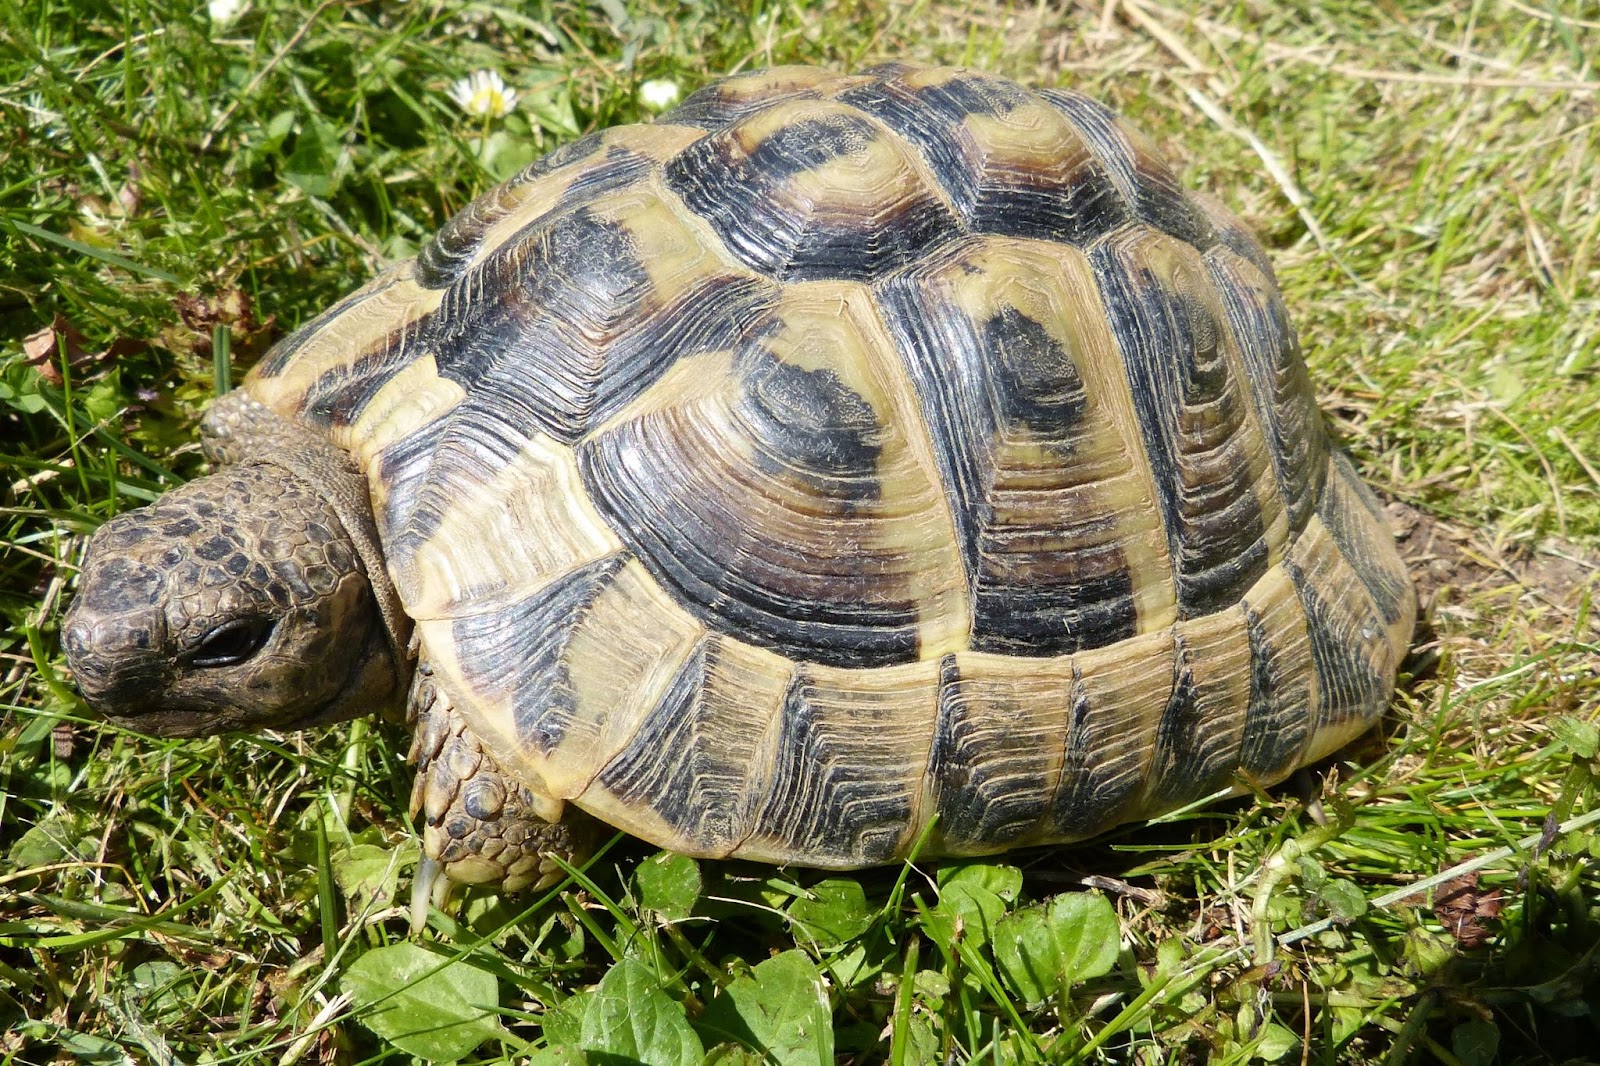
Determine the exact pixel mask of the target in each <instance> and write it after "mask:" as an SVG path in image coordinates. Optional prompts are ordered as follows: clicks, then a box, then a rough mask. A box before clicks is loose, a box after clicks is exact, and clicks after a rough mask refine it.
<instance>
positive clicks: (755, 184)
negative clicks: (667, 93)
mask: <svg viewBox="0 0 1600 1066" xmlns="http://www.w3.org/2000/svg"><path fill="white" fill-rule="evenodd" d="M882 135H883V134H882V132H881V131H879V130H878V129H877V128H876V127H874V126H873V125H872V124H871V123H870V122H869V121H867V120H866V119H865V118H857V117H855V116H853V115H825V116H821V117H818V118H814V119H809V120H807V121H804V122H796V123H793V124H791V125H788V126H785V127H783V128H782V129H780V130H778V131H777V132H775V133H774V134H772V135H771V136H770V137H768V138H767V139H766V140H765V141H763V142H762V143H761V144H759V145H757V146H756V148H755V150H754V151H753V152H751V153H750V155H749V156H747V157H741V156H740V155H739V154H738V151H737V149H736V148H735V147H734V145H733V143H732V141H731V139H728V138H726V137H723V136H710V137H706V138H704V139H702V140H699V141H696V142H695V143H694V144H692V145H690V146H689V147H688V148H686V149H684V151H682V152H681V153H679V154H678V156H677V157H676V158H674V159H673V160H672V161H671V162H669V163H668V164H667V166H666V170H665V175H666V180H667V184H668V185H669V186H670V187H671V188H672V190H673V191H674V192H676V193H677V194H678V195H679V196H680V197H681V198H682V199H683V202H684V203H685V204H686V205H688V207H689V209H690V210H692V211H694V212H695V213H696V214H698V215H700V216H701V217H702V218H704V219H705V220H706V221H707V222H709V223H710V224H711V226H712V228H714V229H715V230H716V231H717V235H718V236H719V237H721V238H722V241H723V243H724V244H725V245H726V246H727V248H728V250H729V251H731V252H732V253H733V254H734V256H736V257H737V258H738V259H739V260H740V262H742V263H744V264H745V265H747V266H749V267H750V268H751V269H753V270H757V271H760V272H761V273H763V274H766V275H767V276H769V277H772V278H776V279H778V280H781V281H805V280H818V279H827V278H834V279H846V280H855V281H870V280H872V279H874V278H878V277H882V276H884V275H886V274H888V273H890V272H892V271H894V270H897V269H899V268H900V267H902V266H905V265H906V264H907V263H910V262H912V261H914V260H915V259H916V258H917V257H919V256H920V255H922V254H923V253H924V252H925V251H926V250H927V249H928V248H930V247H933V246H935V245H937V244H940V243H943V242H944V241H946V240H949V239H952V238H954V237H955V236H957V235H958V233H959V227H958V226H957V223H956V220H955V219H954V218H953V217H952V216H951V215H950V214H949V212H948V210H947V209H946V208H945V207H944V205H943V204H941V203H940V202H939V200H938V199H937V198H936V197H935V196H934V195H933V194H932V193H931V192H926V191H919V192H918V193H916V194H913V195H912V196H910V197H909V198H908V199H907V200H906V201H905V202H903V203H900V204H898V205H895V209H894V210H893V211H892V212H890V211H887V210H885V212H884V213H883V214H880V215H877V216H872V215H868V214H865V213H863V212H861V211H860V210H858V209H856V208H854V207H852V208H850V209H848V210H839V209H838V208H837V207H836V206H835V205H829V204H811V203H802V202H798V201H799V198H798V197H797V196H796V195H795V194H794V193H793V192H792V191H791V190H790V188H789V184H788V183H789V181H790V179H792V178H794V177H796V176H797V175H799V174H802V173H804V172H806V171H808V170H811V169H813V168H815V167H818V166H821V165H823V164H825V163H827V162H829V161H831V160H832V159H834V158H836V157H838V156H841V155H846V154H849V153H850V152H853V151H859V150H861V149H862V148H864V147H865V146H866V145H867V144H869V143H870V142H871V141H873V140H876V139H877V138H878V137H880V136H882ZM884 206H885V208H886V209H887V207H888V206H889V205H884Z"/></svg>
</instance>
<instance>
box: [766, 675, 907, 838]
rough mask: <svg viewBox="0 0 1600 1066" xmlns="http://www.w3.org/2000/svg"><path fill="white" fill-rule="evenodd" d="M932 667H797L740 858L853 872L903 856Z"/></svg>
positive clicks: (785, 699) (786, 697)
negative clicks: (763, 794)
mask: <svg viewBox="0 0 1600 1066" xmlns="http://www.w3.org/2000/svg"><path fill="white" fill-rule="evenodd" d="M938 679H939V670H938V663H936V662H923V663H911V664H907V665H904V666H895V667H887V668H884V669H881V670H874V671H870V672H862V671H844V670H838V669H834V668H830V667H824V666H812V665H801V666H800V667H799V668H798V669H797V670H796V672H795V674H794V677H793V679H792V680H791V681H790V682H789V687H788V690H787V692H786V693H785V696H784V705H783V711H782V715H781V718H780V721H779V723H778V728H779V735H778V741H777V745H776V747H775V749H774V751H773V754H772V762H771V770H770V773H771V776H770V779H769V782H768V784H767V787H766V797H765V802H764V803H763V804H762V805H761V806H760V808H759V809H757V810H756V811H755V812H754V814H753V816H752V820H751V832H750V835H749V836H748V837H747V838H746V839H745V841H744V843H743V844H742V845H741V846H740V849H739V855H740V856H741V857H747V858H755V859H759V860H763V861H767V862H803V863H805V864H806V865H808V866H822V867H833V868H846V869H850V868H855V867H859V866H871V865H873V864H875V863H881V862H888V861H890V860H892V859H894V858H896V857H898V856H900V855H904V854H905V853H906V851H907V849H908V848H909V847H910V845H911V844H912V843H914V836H913V834H914V833H915V831H916V828H917V827H918V826H920V825H921V824H922V822H923V820H924V818H925V815H924V813H923V811H922V805H923V802H924V800H923V790H924V788H923V776H924V773H925V771H926V768H927V765H928V752H929V748H930V746H931V742H932V738H933V725H934V719H935V717H936V715H937V713H938V711H937V708H938V688H939V680H938Z"/></svg>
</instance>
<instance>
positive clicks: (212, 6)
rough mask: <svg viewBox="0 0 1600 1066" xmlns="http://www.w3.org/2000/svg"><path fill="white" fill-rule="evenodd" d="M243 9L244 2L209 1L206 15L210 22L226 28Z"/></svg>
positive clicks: (241, 0)
mask: <svg viewBox="0 0 1600 1066" xmlns="http://www.w3.org/2000/svg"><path fill="white" fill-rule="evenodd" d="M243 9H244V0H211V2H210V3H209V4H207V5H206V13H207V14H208V15H210V16H211V21H212V22H213V23H214V24H215V25H218V26H226V25H227V24H228V23H230V22H232V21H233V20H234V19H236V18H238V17H239V12H240V11H242V10H243Z"/></svg>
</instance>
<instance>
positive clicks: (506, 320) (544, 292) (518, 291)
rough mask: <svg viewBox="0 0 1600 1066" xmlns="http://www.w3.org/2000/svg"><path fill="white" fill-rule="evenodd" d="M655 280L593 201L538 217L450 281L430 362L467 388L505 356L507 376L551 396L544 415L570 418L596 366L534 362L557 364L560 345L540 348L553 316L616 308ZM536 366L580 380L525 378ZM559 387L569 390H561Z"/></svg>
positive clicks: (616, 312) (615, 311)
mask: <svg viewBox="0 0 1600 1066" xmlns="http://www.w3.org/2000/svg"><path fill="white" fill-rule="evenodd" d="M649 282H650V276H649V273H648V272H647V271H646V270H645V268H644V265H643V264H642V263H640V261H639V256H638V254H637V250H636V248H635V247H634V240H633V235H632V234H631V233H630V232H629V231H628V230H627V229H626V228H625V227H623V226H619V225H617V224H616V223H613V222H611V221H609V220H606V219H602V218H599V217H597V216H595V215H594V214H593V213H592V212H590V211H589V210H588V209H587V208H577V209H574V210H573V211H570V212H567V213H566V214H563V215H559V216H555V217H552V218H545V219H541V220H540V221H539V222H536V223H533V224H532V225H531V226H530V227H529V228H528V229H527V230H525V231H524V232H522V233H519V234H517V235H516V236H515V237H513V238H511V239H509V240H507V241H506V242H505V243H504V244H502V245H501V246H500V247H499V248H496V249H495V250H494V252H492V253H491V254H490V255H489V257H488V258H487V259H486V260H485V261H484V262H483V263H481V264H480V265H479V266H477V267H475V268H474V269H473V270H472V272H471V273H470V274H468V275H466V276H465V277H463V278H462V279H461V281H459V282H458V283H457V284H456V285H454V286H452V288H451V291H450V293H449V294H448V295H447V296H446V298H445V302H444V304H443V305H442V307H441V310H440V314H439V316H438V317H437V319H436V329H435V331H434V334H433V335H432V336H431V337H430V338H428V339H429V341H430V342H431V347H432V349H433V355H434V361H435V362H436V363H437V364H438V368H439V373H440V375H441V376H442V377H445V378H448V379H450V380H451V381H454V382H456V383H457V384H459V385H460V386H461V387H462V388H463V389H465V390H467V391H468V392H471V391H472V390H473V388H474V387H475V386H476V385H477V384H478V382H479V381H481V380H482V379H483V378H484V376H485V375H487V374H488V373H490V371H491V370H493V369H494V368H495V367H497V366H500V365H502V364H509V367H510V369H511V370H512V371H513V373H512V374H510V375H507V376H508V377H509V378H510V379H511V381H510V383H511V384H513V385H516V384H522V385H523V387H524V388H525V389H527V390H528V391H529V392H530V393H533V394H535V395H537V394H538V393H546V394H547V395H546V396H545V397H544V398H543V403H542V406H545V407H548V408H549V409H550V410H549V412H548V413H546V416H545V417H546V420H549V421H556V422H559V421H560V419H561V417H562V416H565V417H566V418H568V419H571V418H573V417H574V414H573V412H572V410H571V409H572V408H574V407H576V406H577V405H578V404H579V402H580V400H581V397H582V396H583V395H584V394H586V393H587V392H588V386H589V385H590V384H591V383H590V382H589V380H588V378H589V377H591V376H592V375H593V372H594V371H593V368H590V367H585V366H581V365H580V366H574V367H564V366H561V365H556V366H542V367H541V366H539V365H538V363H537V362H534V363H533V366H529V365H528V364H529V363H530V362H531V361H533V360H534V359H536V358H537V357H538V356H541V355H542V356H543V359H544V361H545V362H546V363H552V362H556V359H555V358H554V353H548V352H540V351H538V349H537V347H536V346H537V344H538V343H539V341H541V340H543V339H545V338H546V337H547V332H546V328H545V327H546V325H547V319H548V317H549V316H551V315H559V314H561V313H562V312H566V314H565V317H566V318H569V319H570V318H573V317H576V316H577V315H581V314H583V313H584V312H585V311H587V312H588V313H589V314H590V315H592V316H595V317H617V316H620V315H621V314H623V313H625V312H626V311H627V310H629V309H631V307H632V306H633V305H635V304H636V303H637V302H638V301H639V300H640V299H642V298H643V297H644V296H645V295H646V294H648V292H649V289H650V284H649ZM525 347H531V348H533V350H532V351H525V350H524V348H525ZM537 369H542V370H544V371H545V372H546V374H547V375H548V374H551V373H555V374H557V375H563V374H564V375H565V376H566V377H569V378H574V379H575V380H572V381H564V380H563V381H556V382H550V381H542V380H532V381H524V380H523V379H525V378H533V377H543V376H545V375H538V374H537V372H536V370H537ZM563 391H566V392H568V393H570V394H571V395H568V396H562V395H561V393H562V392H563ZM535 417H537V415H535Z"/></svg>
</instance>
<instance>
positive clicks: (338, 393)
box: [300, 323, 419, 426]
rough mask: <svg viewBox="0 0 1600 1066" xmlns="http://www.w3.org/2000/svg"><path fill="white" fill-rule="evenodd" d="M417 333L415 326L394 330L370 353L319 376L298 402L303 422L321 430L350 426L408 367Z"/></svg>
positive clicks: (416, 324) (413, 324) (367, 352)
mask: <svg viewBox="0 0 1600 1066" xmlns="http://www.w3.org/2000/svg"><path fill="white" fill-rule="evenodd" d="M418 330H419V324H418V323H412V324H410V325H409V326H404V327H401V328H399V329H395V330H393V331H391V332H390V333H388V334H386V335H385V336H384V337H383V338H382V339H381V340H379V341H378V343H377V344H375V345H374V346H373V347H372V348H371V349H370V350H368V351H366V352H364V353H362V354H361V355H359V356H357V357H355V358H353V359H351V360H349V361H348V362H347V363H345V364H344V365H341V366H337V367H334V368H333V369H331V370H328V371H326V372H325V373H323V374H322V376H321V377H319V378H317V380H315V381H313V382H312V383H311V385H310V386H309V387H308V388H307V389H306V394H305V398H304V399H302V400H301V401H300V406H301V414H302V418H303V420H304V421H307V422H310V423H313V424H315V425H323V426H348V425H350V424H351V423H352V422H354V421H355V420H356V419H357V418H359V417H360V415H361V411H362V409H363V408H364V407H366V405H367V402H368V401H369V400H371V399H372V398H373V397H374V396H376V395H377V393H378V390H380V389H382V388H383V387H384V386H385V385H387V384H388V383H389V379H390V378H392V377H394V375H395V374H397V373H399V372H400V371H401V370H403V369H404V368H405V367H406V366H407V365H409V364H410V362H411V359H412V357H413V355H414V352H413V350H412V348H411V344H412V342H413V341H414V340H415V338H416V336H417V333H418Z"/></svg>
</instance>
